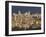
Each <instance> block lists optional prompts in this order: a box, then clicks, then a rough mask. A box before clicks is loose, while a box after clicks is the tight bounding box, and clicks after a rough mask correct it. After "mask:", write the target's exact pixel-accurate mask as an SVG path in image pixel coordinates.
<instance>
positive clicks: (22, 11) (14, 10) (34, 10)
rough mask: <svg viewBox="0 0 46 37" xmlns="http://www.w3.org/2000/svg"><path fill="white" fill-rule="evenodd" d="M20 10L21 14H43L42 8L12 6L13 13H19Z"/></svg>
mask: <svg viewBox="0 0 46 37" xmlns="http://www.w3.org/2000/svg"><path fill="white" fill-rule="evenodd" d="M19 10H20V11H21V13H25V12H28V11H30V13H41V7H27V6H12V13H13V12H14V13H18V11H19Z"/></svg>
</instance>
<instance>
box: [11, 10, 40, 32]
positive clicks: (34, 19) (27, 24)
mask: <svg viewBox="0 0 46 37" xmlns="http://www.w3.org/2000/svg"><path fill="white" fill-rule="evenodd" d="M38 29H41V14H40V13H35V14H33V13H31V12H30V11H28V12H25V13H21V11H20V10H19V11H18V14H17V13H13V14H12V31H19V30H38Z"/></svg>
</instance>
